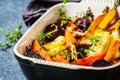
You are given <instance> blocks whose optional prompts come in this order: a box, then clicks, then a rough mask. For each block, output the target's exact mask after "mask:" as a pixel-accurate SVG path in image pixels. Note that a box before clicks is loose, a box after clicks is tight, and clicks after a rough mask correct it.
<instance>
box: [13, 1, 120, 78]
mask: <svg viewBox="0 0 120 80" xmlns="http://www.w3.org/2000/svg"><path fill="white" fill-rule="evenodd" d="M61 5H62V4H57V5H55V6H53V7H52V8H50V9H49V10H48V11H47V12H46V13H45V14H44V15H43V16H41V17H40V18H39V19H38V20H37V21H36V22H35V23H34V24H33V25H32V26H31V27H30V28H29V29H28V30H27V31H26V33H25V34H24V35H23V36H22V38H21V39H20V40H19V41H18V42H17V44H16V45H15V47H14V53H15V57H16V59H17V60H18V62H19V64H20V66H21V68H22V71H23V73H24V74H25V76H26V77H27V78H28V79H29V80H49V79H53V80H113V78H114V80H118V79H119V78H120V77H119V76H118V74H120V63H118V64H116V65H113V66H108V67H90V66H79V65H72V64H63V63H58V62H50V61H45V60H40V59H33V58H29V57H26V56H24V54H25V53H26V51H25V49H26V46H28V45H29V44H31V42H32V40H33V39H35V38H36V37H37V34H39V33H40V32H42V31H43V30H44V28H45V26H47V25H48V24H50V23H54V22H56V21H57V20H58V19H59V17H60V16H59V13H58V9H59V7H60V6H61ZM111 5H113V0H83V1H81V2H80V3H73V2H71V3H67V4H66V5H65V11H66V14H67V15H68V16H75V15H76V13H77V12H80V11H85V10H87V8H88V7H90V8H91V10H92V12H93V13H94V15H95V17H96V16H98V15H100V13H101V11H102V10H103V9H104V8H105V6H109V7H110V8H111V7H113V6H111ZM118 11H120V9H119V7H118Z"/></svg>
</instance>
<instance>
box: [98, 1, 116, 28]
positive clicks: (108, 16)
mask: <svg viewBox="0 0 120 80" xmlns="http://www.w3.org/2000/svg"><path fill="white" fill-rule="evenodd" d="M116 15H117V2H116V0H115V3H114V6H113V8H112V9H111V10H110V11H109V12H108V13H107V14H106V16H105V18H104V19H103V20H102V22H101V23H100V25H99V28H100V29H106V28H107V27H108V25H109V24H110V23H111V21H112V20H113V19H114V18H115V17H116Z"/></svg>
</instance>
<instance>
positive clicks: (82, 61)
mask: <svg viewBox="0 0 120 80" xmlns="http://www.w3.org/2000/svg"><path fill="white" fill-rule="evenodd" d="M105 54H106V53H105V52H104V53H102V54H97V55H94V56H88V57H86V58H83V59H78V60H76V61H75V62H76V64H78V65H84V66H89V65H91V64H92V63H93V62H94V61H95V60H99V59H103V58H104V56H105Z"/></svg>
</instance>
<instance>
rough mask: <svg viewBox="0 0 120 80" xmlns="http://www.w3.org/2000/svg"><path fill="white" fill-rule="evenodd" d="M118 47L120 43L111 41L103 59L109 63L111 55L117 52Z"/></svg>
mask: <svg viewBox="0 0 120 80" xmlns="http://www.w3.org/2000/svg"><path fill="white" fill-rule="evenodd" d="M119 47H120V41H118V40H113V41H112V43H111V44H110V46H109V48H108V51H107V53H106V56H105V57H104V59H105V60H107V61H110V60H111V59H112V57H113V55H114V54H115V53H116V52H117V50H118V49H119Z"/></svg>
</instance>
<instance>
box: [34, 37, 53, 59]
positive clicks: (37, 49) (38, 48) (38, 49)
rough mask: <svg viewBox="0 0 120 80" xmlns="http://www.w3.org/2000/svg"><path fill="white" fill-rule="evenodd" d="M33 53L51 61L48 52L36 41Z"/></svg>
mask: <svg viewBox="0 0 120 80" xmlns="http://www.w3.org/2000/svg"><path fill="white" fill-rule="evenodd" d="M32 52H33V53H36V54H39V55H41V56H42V57H43V58H44V59H45V60H48V61H51V58H50V57H49V56H48V55H47V53H46V51H45V50H44V49H43V48H42V47H41V46H40V44H39V42H38V41H37V40H36V39H35V40H34V41H33V43H32Z"/></svg>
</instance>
